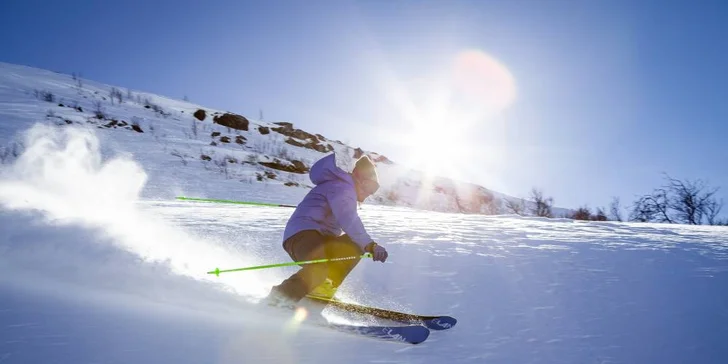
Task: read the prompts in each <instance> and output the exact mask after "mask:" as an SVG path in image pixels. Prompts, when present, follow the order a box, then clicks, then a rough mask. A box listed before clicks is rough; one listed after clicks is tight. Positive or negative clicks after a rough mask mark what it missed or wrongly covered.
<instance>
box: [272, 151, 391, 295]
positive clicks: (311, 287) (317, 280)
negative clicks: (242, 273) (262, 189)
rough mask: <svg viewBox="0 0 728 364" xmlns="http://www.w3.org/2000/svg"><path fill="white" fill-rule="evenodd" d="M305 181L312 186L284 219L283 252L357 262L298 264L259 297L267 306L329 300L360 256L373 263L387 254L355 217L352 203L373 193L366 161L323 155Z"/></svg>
mask: <svg viewBox="0 0 728 364" xmlns="http://www.w3.org/2000/svg"><path fill="white" fill-rule="evenodd" d="M352 167H353V168H352ZM309 178H310V179H311V182H313V183H314V184H315V185H316V186H315V187H314V188H313V189H311V190H310V191H309V192H308V194H307V195H306V196H305V197H304V199H303V200H302V201H301V203H299V204H298V206H297V207H296V210H295V211H294V212H293V214H292V215H291V217H290V218H289V220H288V223H287V224H286V228H285V231H284V233H283V249H284V250H285V251H286V252H287V253H288V255H289V256H290V257H291V259H293V261H304V260H314V259H331V258H342V257H354V256H355V257H357V258H355V259H347V260H340V261H335V262H326V263H314V264H305V265H302V266H301V269H300V270H299V271H298V272H296V273H295V274H293V275H292V276H290V277H289V278H287V279H285V280H284V281H283V282H282V283H281V284H279V285H277V286H274V287H273V288H272V289H271V291H270V294H269V295H268V296H267V297H266V298H265V299H264V302H265V303H267V304H268V305H271V306H278V307H287V308H294V307H295V306H296V304H297V303H298V302H299V301H300V300H301V299H303V298H304V297H305V296H306V295H311V296H316V297H322V298H332V297H333V296H334V294H335V293H336V289H337V288H338V287H339V286H340V285H341V283H342V282H343V281H344V279H345V278H346V276H347V275H348V274H349V273H350V272H351V270H352V269H354V267H355V266H356V265H357V264H358V263H359V260H360V258H358V257H359V256H361V255H362V254H363V253H364V252H369V253H371V254H372V257H373V259H374V260H375V261H380V262H382V263H383V262H384V261H386V260H387V256H388V254H387V250H386V249H385V248H384V247H383V246H381V245H379V244H377V243H376V242H374V240H373V239H372V238H371V237H370V236H369V234H368V233H367V231H366V229H365V228H364V225H363V223H362V221H361V219H360V218H359V215H358V213H357V207H358V204H357V201H358V202H359V203H361V202H364V200H365V199H366V198H367V197H369V196H371V195H372V194H374V193H375V192H376V191H377V190H378V189H379V179H378V176H377V171H376V167H375V166H374V163H373V162H372V161H371V160H370V159H369V157H367V156H366V155H364V156H362V157H360V158H358V159H357V160H356V161H355V160H354V158H351V157H349V156H348V155H347V154H345V153H332V154H329V155H327V156H325V157H323V158H321V159H320V160H318V161H317V162H316V163H314V164H313V166H311V171H310V173H309ZM342 230H343V231H342Z"/></svg>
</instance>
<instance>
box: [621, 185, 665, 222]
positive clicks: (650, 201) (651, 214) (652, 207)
mask: <svg viewBox="0 0 728 364" xmlns="http://www.w3.org/2000/svg"><path fill="white" fill-rule="evenodd" d="M669 202H670V200H669V197H668V194H667V190H665V189H662V188H658V189H656V190H655V191H653V192H652V194H650V195H645V196H642V197H640V198H638V199H637V201H635V202H634V204H633V205H632V213H631V214H630V220H631V221H639V222H666V223H669V224H672V223H673V220H672V218H670V214H669Z"/></svg>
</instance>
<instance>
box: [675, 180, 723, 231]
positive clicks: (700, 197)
mask: <svg viewBox="0 0 728 364" xmlns="http://www.w3.org/2000/svg"><path fill="white" fill-rule="evenodd" d="M665 178H666V179H667V180H668V183H669V184H668V186H667V188H669V189H670V192H671V193H672V195H673V196H672V198H671V199H670V208H672V209H673V210H675V219H676V220H678V221H679V222H682V223H686V224H690V225H700V224H701V223H702V221H703V216H705V215H706V213H707V212H708V211H707V210H708V205H712V204H713V203H714V201H715V200H714V198H713V196H714V195H715V193H716V192H718V188H714V189H708V188H707V187H706V186H705V183H703V181H701V180H697V181H689V180H688V181H680V180H677V179H675V178H672V177H670V176H668V175H665ZM713 208H716V207H713ZM718 212H719V211H718ZM716 215H717V213H716ZM714 218H715V216H713V219H714Z"/></svg>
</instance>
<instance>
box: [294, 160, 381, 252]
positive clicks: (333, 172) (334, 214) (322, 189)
mask: <svg viewBox="0 0 728 364" xmlns="http://www.w3.org/2000/svg"><path fill="white" fill-rule="evenodd" d="M337 159H341V158H337V156H336V155H335V153H332V154H330V155H327V156H325V157H323V158H321V159H320V160H318V161H317V162H316V163H314V164H313V166H311V171H310V173H309V177H310V178H311V182H313V183H314V184H315V185H316V186H315V187H314V188H313V189H311V191H309V192H308V194H307V195H306V197H304V198H303V201H301V203H299V204H298V206H297V207H296V210H295V211H294V212H293V215H291V217H290V219H289V220H288V223H287V224H286V229H285V230H284V232H283V241H286V239H288V238H290V237H291V236H293V235H294V234H296V233H298V232H300V231H303V230H317V231H319V232H320V233H322V234H324V235H328V236H340V235H342V233H346V234H347V235H349V237H350V238H351V240H353V241H354V242H355V243H357V244H359V246H361V248H362V250H364V247H365V246H366V245H367V244H369V243H371V242H372V238H371V237H370V236H369V234H368V233H367V231H366V229H364V224H363V223H362V221H361V219H360V218H359V214H358V213H357V200H356V190H355V189H354V179H353V178H352V176H351V174H349V173H347V172H346V171H344V170H342V169H341V168H340V167H339V166H337ZM342 167H343V166H342ZM344 168H346V167H344Z"/></svg>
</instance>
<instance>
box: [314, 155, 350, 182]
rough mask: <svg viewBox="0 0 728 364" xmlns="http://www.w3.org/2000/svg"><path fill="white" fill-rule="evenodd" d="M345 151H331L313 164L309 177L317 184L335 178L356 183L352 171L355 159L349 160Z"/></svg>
mask: <svg viewBox="0 0 728 364" xmlns="http://www.w3.org/2000/svg"><path fill="white" fill-rule="evenodd" d="M349 159H350V158H348V156H347V155H346V154H345V153H340V154H337V153H331V154H329V155H327V156H325V157H323V158H321V159H319V160H318V161H316V163H314V164H313V166H311V171H310V172H309V178H311V182H313V184H315V185H319V184H321V183H324V182H327V181H333V180H341V181H344V182H347V183H349V184H351V185H353V184H354V180H353V179H352V177H351V175H350V174H349V173H351V171H352V170H353V165H354V163H353V161H351V160H349Z"/></svg>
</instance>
